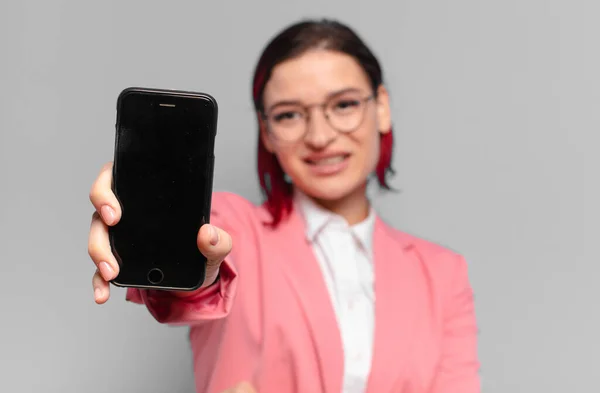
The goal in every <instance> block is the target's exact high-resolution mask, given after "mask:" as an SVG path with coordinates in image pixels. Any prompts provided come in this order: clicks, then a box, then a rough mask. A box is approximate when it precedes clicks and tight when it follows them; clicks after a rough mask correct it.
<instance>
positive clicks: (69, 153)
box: [0, 0, 600, 393]
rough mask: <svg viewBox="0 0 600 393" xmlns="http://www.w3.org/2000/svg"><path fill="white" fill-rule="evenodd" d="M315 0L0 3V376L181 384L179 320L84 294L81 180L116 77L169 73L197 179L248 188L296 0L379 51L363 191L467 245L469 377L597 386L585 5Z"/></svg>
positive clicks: (598, 194)
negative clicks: (204, 110)
mask: <svg viewBox="0 0 600 393" xmlns="http://www.w3.org/2000/svg"><path fill="white" fill-rule="evenodd" d="M319 3H320V1H316V0H312V1H303V2H299V3H292V2H288V1H267V0H260V1H258V0H253V1H245V2H242V1H238V2H231V1H213V2H200V1H194V2H191V1H190V2H173V1H171V2H167V1H161V2H158V1H153V2H150V1H128V2H124V1H95V2H91V1H36V2H34V1H6V0H4V1H2V4H1V6H0V18H1V19H0V39H1V40H2V41H1V42H2V46H1V49H2V57H1V61H0V70H1V73H0V88H1V89H0V91H1V94H0V111H1V112H0V126H1V133H0V136H1V139H0V160H1V161H0V164H1V165H0V179H1V188H0V190H1V194H0V198H1V199H0V201H1V204H0V239H1V240H0V241H1V242H2V243H1V247H0V261H1V262H2V264H1V265H0V272H1V276H2V278H3V281H2V285H1V286H0V307H1V312H2V323H1V326H2V327H1V329H2V330H1V333H2V334H0V370H2V371H0V375H1V377H0V391H3V392H41V391H44V392H86V393H99V392H115V391H116V392H142V391H143V392H165V393H166V392H169V393H178V392H182V393H183V392H192V391H193V389H194V387H193V379H192V378H193V375H192V369H191V361H190V351H189V349H188V346H187V345H188V342H187V337H186V330H185V329H183V328H171V327H168V326H161V325H159V324H158V323H155V322H154V320H153V319H152V318H151V316H150V315H149V314H148V313H147V311H146V310H145V309H144V308H143V307H141V306H136V305H132V304H127V303H125V301H124V300H123V297H124V291H123V290H120V289H115V288H113V299H112V301H110V302H109V303H108V304H106V305H104V306H97V305H95V304H94V302H93V296H92V287H91V277H92V273H93V271H94V268H93V265H92V262H91V261H90V259H89V258H88V256H87V250H86V249H87V234H88V229H89V220H90V216H91V213H92V206H91V204H90V203H89V201H88V192H89V188H90V185H91V183H92V181H93V180H94V178H95V176H96V174H97V173H98V170H99V169H100V167H101V166H102V164H104V163H105V162H106V161H108V160H110V159H111V157H112V148H113V137H114V122H115V103H116V98H117V95H118V94H119V92H120V91H121V90H122V89H123V88H125V87H128V86H148V87H161V88H182V89H189V90H200V91H206V92H209V93H211V94H213V95H214V96H215V97H216V98H217V100H218V101H219V104H220V109H221V110H220V123H219V136H218V143H217V164H216V181H215V187H216V188H217V189H227V190H230V191H234V192H237V193H240V194H242V195H244V196H246V197H247V198H250V199H251V200H253V201H258V200H259V199H258V197H259V193H258V187H257V183H256V178H255V175H254V169H253V168H254V160H255V152H254V151H255V149H254V146H255V140H256V134H255V132H256V131H255V126H254V117H253V113H252V107H251V101H250V77H251V72H252V69H253V67H254V64H255V61H256V60H257V57H258V54H259V52H260V50H261V49H262V47H263V45H264V44H265V43H266V41H267V40H268V39H269V38H270V37H271V36H272V35H273V34H274V33H275V32H276V31H278V30H279V29H280V28H282V27H283V26H284V25H286V24H288V23H290V22H292V21H295V20H296V19H297V18H299V17H303V16H333V17H336V18H340V19H342V20H343V21H346V22H348V23H350V24H351V25H352V26H353V27H354V28H355V29H356V30H357V31H358V32H359V33H360V34H361V35H362V36H363V37H364V38H365V39H366V41H367V42H368V43H369V44H370V45H371V46H372V47H373V49H374V50H375V52H376V53H377V54H378V55H379V57H380V59H381V61H382V63H383V66H384V69H385V72H386V77H387V82H388V86H389V88H390V90H391V93H392V99H393V111H394V124H395V131H396V136H397V141H398V143H397V145H396V148H395V166H396V168H397V170H398V173H397V176H396V177H395V179H394V181H393V185H394V186H396V187H398V188H401V189H402V190H403V193H402V194H400V195H393V194H391V195H384V196H381V197H378V198H377V203H378V208H379V211H380V212H381V214H382V215H384V216H385V217H386V218H387V219H388V220H389V221H390V222H392V223H393V224H394V225H395V226H397V227H399V228H402V229H404V230H407V231H409V232H413V233H415V234H417V235H420V236H423V237H426V238H428V239H432V240H435V241H437V242H440V243H442V244H445V245H448V246H450V247H452V248H454V249H456V250H458V251H460V252H462V253H463V254H464V255H465V256H466V257H467V258H468V260H469V261H470V263H471V277H472V282H473V286H474V288H475V291H476V301H477V310H478V319H479V325H480V330H481V336H480V337H481V339H480V354H481V360H482V363H483V367H482V376H483V385H484V390H485V391H486V392H491V393H505V392H527V393H531V392H547V393H550V392H557V393H559V392H560V393H565V392H569V393H571V392H591V391H596V390H597V383H596V381H597V379H598V372H599V368H600V367H599V366H600V362H599V360H598V350H599V349H600V348H599V340H598V332H599V331H600V318H599V317H598V306H597V299H598V295H600V294H599V291H598V286H597V285H595V284H596V282H597V280H598V275H599V268H598V266H597V265H596V263H597V262H598V259H599V258H598V256H599V252H598V247H593V239H596V242H597V241H598V238H599V230H598V218H599V209H598V201H599V200H600V189H599V187H598V175H599V168H600V158H599V156H598V155H597V154H594V153H595V152H596V151H597V150H598V140H599V138H598V132H599V127H598V126H599V125H600V121H599V120H600V119H599V113H600V111H599V110H598V104H600V93H599V88H600V78H599V76H598V70H600V56H599V53H598V47H599V45H598V42H597V40H598V38H599V37H600V24H598V23H597V15H598V12H599V11H600V5H599V3H598V2H593V1H589V2H587V3H585V2H583V1H574V0H569V1H566V0H565V1H563V2H559V1H555V0H551V1H549V0H503V1H481V0H454V1H443V0H437V1H421V0H401V1H379V2H375V1H372V2H367V1H361V2H358V1H355V2H352V1H330V2H326V3H323V4H319ZM369 3H370V4H369Z"/></svg>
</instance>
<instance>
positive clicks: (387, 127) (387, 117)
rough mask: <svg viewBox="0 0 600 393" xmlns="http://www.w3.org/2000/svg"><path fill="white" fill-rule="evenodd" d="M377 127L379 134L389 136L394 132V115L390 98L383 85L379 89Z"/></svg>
mask: <svg viewBox="0 0 600 393" xmlns="http://www.w3.org/2000/svg"><path fill="white" fill-rule="evenodd" d="M376 103H377V125H378V126H379V132H380V133H382V134H387V133H388V132H390V131H391V130H392V115H391V109H390V96H389V94H388V91H387V89H386V88H385V87H384V86H383V85H379V87H378V88H377V101H376Z"/></svg>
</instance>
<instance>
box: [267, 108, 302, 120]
mask: <svg viewBox="0 0 600 393" xmlns="http://www.w3.org/2000/svg"><path fill="white" fill-rule="evenodd" d="M272 117H273V121H275V122H276V123H280V122H284V121H286V122H289V121H293V120H297V119H300V118H302V113H300V112H298V111H284V112H277V113H274V114H273V115H272Z"/></svg>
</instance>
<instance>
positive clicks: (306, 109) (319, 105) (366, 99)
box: [259, 89, 377, 143]
mask: <svg viewBox="0 0 600 393" xmlns="http://www.w3.org/2000/svg"><path fill="white" fill-rule="evenodd" d="M350 91H356V90H355V89H348V90H344V91H341V92H338V93H335V94H333V95H332V96H331V97H329V98H328V99H326V100H325V102H321V103H315V104H311V105H303V104H300V103H293V105H297V106H299V107H302V109H303V111H304V113H305V114H306V117H305V120H304V128H305V130H304V132H303V133H302V134H300V135H299V136H298V137H297V138H295V139H293V140H285V141H282V140H281V138H277V137H275V136H274V134H273V132H272V130H271V129H270V121H269V120H270V119H269V117H270V115H269V114H268V113H266V112H265V110H264V108H261V109H260V111H259V113H260V115H261V118H262V119H263V120H264V121H265V123H266V128H267V130H268V131H269V135H271V136H273V137H274V138H275V139H276V140H277V141H278V142H284V143H295V142H297V141H299V140H302V139H304V138H305V137H306V134H307V133H308V130H309V127H308V121H309V120H310V114H311V112H310V109H312V108H321V111H322V112H323V116H324V117H325V120H326V121H327V124H329V126H330V127H331V128H333V129H334V130H335V131H336V132H339V133H341V134H351V133H353V132H354V131H356V130H357V129H358V128H359V127H360V125H361V124H362V123H363V121H364V116H365V110H366V106H365V107H364V108H363V112H362V114H361V120H360V121H359V122H358V123H357V125H356V126H355V127H354V128H352V129H350V130H340V129H339V128H338V127H335V126H334V125H333V124H331V120H330V118H329V114H328V113H327V105H329V104H330V103H331V101H333V100H334V99H335V98H337V97H338V96H340V95H342V94H344V93H348V92H350ZM374 99H377V93H371V94H369V95H368V96H366V97H362V98H360V99H359V101H360V102H361V103H362V104H364V103H367V102H369V101H371V100H374ZM278 105H280V104H276V105H275V106H274V107H277V106H278ZM272 110H273V108H271V109H270V111H269V112H271V111H272Z"/></svg>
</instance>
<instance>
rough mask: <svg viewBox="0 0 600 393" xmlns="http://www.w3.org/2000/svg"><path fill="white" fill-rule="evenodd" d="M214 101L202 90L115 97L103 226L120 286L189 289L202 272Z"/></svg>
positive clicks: (136, 91) (140, 91) (129, 92)
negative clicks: (113, 206)
mask: <svg viewBox="0 0 600 393" xmlns="http://www.w3.org/2000/svg"><path fill="white" fill-rule="evenodd" d="M217 117H218V107H217V102H216V100H215V99H214V98H213V97H212V96H210V95H209V94H206V93H194V92H185V91H177V90H162V89H148V88H136V87H131V88H127V89H125V90H123V91H122V92H121V94H120V95H119V97H118V99H117V121H116V135H115V146H114V161H113V183H112V189H113V192H114V194H115V195H116V197H117V199H118V201H119V203H120V205H121V209H122V217H121V220H120V221H119V222H118V223H117V224H116V225H114V226H112V227H109V239H110V245H111V249H112V252H113V254H114V255H115V257H116V259H117V262H118V264H119V267H120V272H119V275H118V276H117V277H116V278H115V279H114V280H112V283H113V284H114V285H116V286H120V287H133V288H143V289H160V290H176V291H191V290H194V289H197V288H199V287H200V286H201V285H202V283H203V282H204V279H205V273H206V258H205V257H204V255H203V254H202V253H201V252H200V251H199V249H198V245H197V236H198V231H199V230H200V227H201V226H202V225H204V224H206V223H208V222H210V208H211V198H212V184H213V169H214V159H215V156H214V145H215V138H216V133H217Z"/></svg>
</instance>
